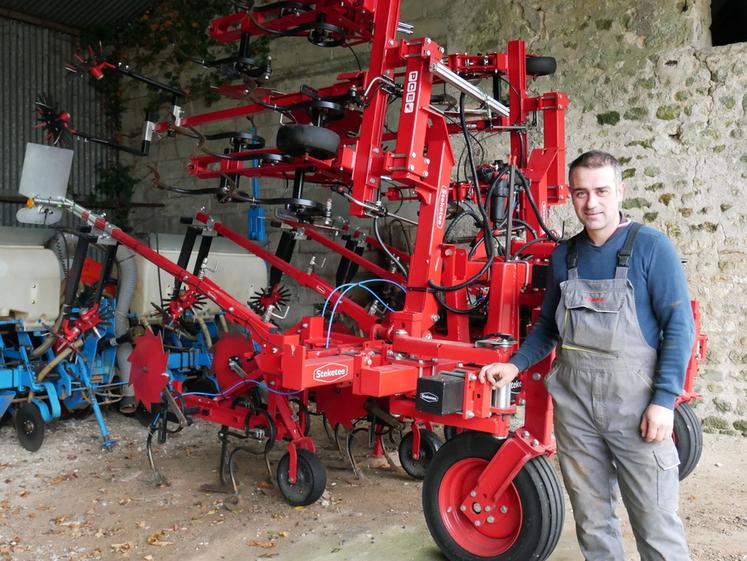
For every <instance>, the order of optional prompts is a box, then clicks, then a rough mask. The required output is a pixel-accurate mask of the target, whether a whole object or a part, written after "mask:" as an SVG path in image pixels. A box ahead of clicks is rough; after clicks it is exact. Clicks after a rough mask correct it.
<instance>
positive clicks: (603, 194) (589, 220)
mask: <svg viewBox="0 0 747 561" xmlns="http://www.w3.org/2000/svg"><path fill="white" fill-rule="evenodd" d="M569 183H570V191H571V200H572V201H573V209H574V210H575V211H576V216H578V219H579V221H580V222H581V224H583V225H584V227H585V228H586V231H587V232H589V233H597V234H599V235H601V236H607V237H608V236H610V235H612V232H614V231H615V229H616V228H617V226H618V224H619V223H620V203H621V202H622V198H623V188H624V187H623V184H622V183H620V184H619V185H617V184H616V182H615V172H614V170H613V169H612V168H611V167H610V166H604V167H601V168H585V167H578V168H576V169H574V170H573V174H572V175H571V177H570V178H569Z"/></svg>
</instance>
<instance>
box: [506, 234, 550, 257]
mask: <svg viewBox="0 0 747 561" xmlns="http://www.w3.org/2000/svg"><path fill="white" fill-rule="evenodd" d="M546 241H550V238H548V237H547V236H543V237H541V238H534V239H533V240H529V241H528V242H527V243H525V244H524V245H522V246H521V247H520V248H519V249H517V250H516V253H514V257H519V256H520V255H521V254H522V253H524V252H525V251H526V250H527V249H529V248H530V247H532V246H533V245H534V244H536V243H540V242H546Z"/></svg>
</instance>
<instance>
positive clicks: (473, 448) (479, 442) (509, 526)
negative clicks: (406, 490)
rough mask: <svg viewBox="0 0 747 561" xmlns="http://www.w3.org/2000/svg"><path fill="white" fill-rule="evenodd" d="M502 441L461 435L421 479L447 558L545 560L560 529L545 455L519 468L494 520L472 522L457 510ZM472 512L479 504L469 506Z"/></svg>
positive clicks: (558, 499) (429, 517)
mask: <svg viewBox="0 0 747 561" xmlns="http://www.w3.org/2000/svg"><path fill="white" fill-rule="evenodd" d="M502 442H503V441H500V440H497V439H495V438H494V437H492V436H491V435H487V434H482V433H477V432H468V433H464V434H461V435H459V436H457V437H455V438H453V439H452V440H450V441H449V442H447V443H446V444H444V446H443V447H442V448H441V450H439V452H438V454H437V455H436V458H435V459H434V461H433V462H432V464H431V466H430V469H429V470H428V473H427V474H426V476H425V481H424V482H423V510H424V514H425V519H426V523H427V524H428V530H429V531H430V533H431V536H432V537H433V539H434V540H435V542H436V543H437V544H438V547H439V548H440V549H441V552H442V553H443V554H444V555H445V556H446V557H447V558H448V559H449V560H450V561H485V560H487V559H490V561H509V560H517V559H533V560H537V561H543V560H545V559H547V558H548V557H549V556H550V554H551V553H552V551H553V550H554V549H555V546H556V545H557V543H558V540H559V539H560V533H561V530H562V528H563V519H564V512H563V494H562V490H561V487H560V481H559V480H558V477H557V475H556V474H555V472H554V471H553V469H552V467H551V465H550V462H549V461H548V460H547V458H546V457H545V456H539V457H537V458H533V459H532V460H530V461H529V462H527V464H525V465H524V467H523V468H522V469H521V471H519V473H518V474H517V475H516V477H515V478H514V480H513V481H512V482H511V483H510V484H509V486H508V488H507V489H506V491H505V493H504V494H503V496H501V498H500V500H499V501H497V503H498V504H500V508H499V509H496V511H495V515H492V516H490V518H492V521H491V522H489V523H484V524H482V525H479V526H477V525H475V524H473V523H472V521H471V520H470V519H469V518H467V517H466V516H465V515H464V514H462V511H461V509H460V507H461V504H462V501H463V500H464V497H465V496H466V494H467V493H468V492H469V491H470V489H472V488H473V487H474V486H475V485H476V484H477V481H478V477H479V476H480V473H481V472H482V471H483V470H484V469H485V466H487V465H488V462H490V460H491V459H492V458H493V456H494V455H495V453H496V452H497V451H498V449H499V448H500V446H501V444H502ZM473 508H474V509H475V512H479V511H478V510H477V509H478V508H482V506H481V505H479V503H477V502H476V503H475V505H474V506H473Z"/></svg>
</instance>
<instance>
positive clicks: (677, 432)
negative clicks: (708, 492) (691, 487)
mask: <svg viewBox="0 0 747 561" xmlns="http://www.w3.org/2000/svg"><path fill="white" fill-rule="evenodd" d="M672 437H673V438H674V445H675V447H676V448H677V455H678V456H679V458H680V468H679V469H680V481H682V480H683V479H685V478H686V477H687V476H688V475H690V474H691V473H692V472H693V470H694V469H695V467H696V466H697V465H698V462H699V461H700V455H701V454H702V453H703V429H702V427H701V426H700V420H698V417H697V415H695V411H693V408H692V407H690V405H689V404H687V403H685V402H683V403H680V404H679V405H678V406H677V408H676V409H675V410H674V430H673V434H672Z"/></svg>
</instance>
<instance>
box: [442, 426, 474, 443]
mask: <svg viewBox="0 0 747 561" xmlns="http://www.w3.org/2000/svg"><path fill="white" fill-rule="evenodd" d="M465 432H470V429H462V428H459V427H454V426H452V425H444V441H445V442H446V441H449V440H451V439H452V438H456V437H457V436H459V435H460V434H464V433H465Z"/></svg>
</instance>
